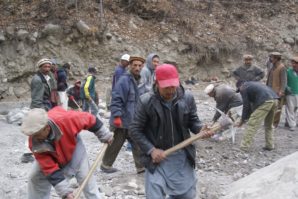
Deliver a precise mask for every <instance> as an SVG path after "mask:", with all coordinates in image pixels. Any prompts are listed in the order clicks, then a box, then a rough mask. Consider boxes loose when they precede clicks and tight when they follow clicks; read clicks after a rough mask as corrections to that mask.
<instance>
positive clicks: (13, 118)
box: [6, 107, 30, 125]
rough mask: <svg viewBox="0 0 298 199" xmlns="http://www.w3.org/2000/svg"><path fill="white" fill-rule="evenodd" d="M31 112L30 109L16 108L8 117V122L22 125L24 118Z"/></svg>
mask: <svg viewBox="0 0 298 199" xmlns="http://www.w3.org/2000/svg"><path fill="white" fill-rule="evenodd" d="M29 110H30V109H29V108H28V107H24V108H15V109H13V110H11V111H10V112H9V113H8V114H7V116H6V119H7V122H8V123H9V124H17V125H21V124H22V120H23V117H24V116H25V115H26V114H27V113H28V112H29Z"/></svg>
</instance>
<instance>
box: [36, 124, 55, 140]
mask: <svg viewBox="0 0 298 199" xmlns="http://www.w3.org/2000/svg"><path fill="white" fill-rule="evenodd" d="M50 130H51V128H50V126H49V125H46V126H45V127H44V128H42V129H41V130H40V131H38V132H37V133H35V134H34V135H32V138H33V139H35V140H37V141H39V142H42V141H44V140H45V139H47V138H48V136H49V133H50Z"/></svg>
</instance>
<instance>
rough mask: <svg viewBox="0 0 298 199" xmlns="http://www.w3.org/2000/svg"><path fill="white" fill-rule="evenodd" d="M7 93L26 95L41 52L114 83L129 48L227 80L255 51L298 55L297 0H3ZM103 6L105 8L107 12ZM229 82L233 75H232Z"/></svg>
mask: <svg viewBox="0 0 298 199" xmlns="http://www.w3.org/2000/svg"><path fill="white" fill-rule="evenodd" d="M0 9H1V12H0V81H1V82H0V98H1V99H10V98H14V97H17V98H20V97H22V96H26V95H27V93H28V91H29V82H30V80H31V76H32V74H33V73H34V72H35V71H36V67H35V63H36V61H37V60H38V59H40V58H42V57H49V58H55V59H57V60H58V62H59V63H60V64H62V63H65V62H71V63H72V64H73V68H72V76H73V77H76V78H77V77H82V76H83V75H84V74H85V72H86V68H87V67H88V66H89V65H93V66H96V67H97V68H98V70H99V71H100V73H99V75H98V78H99V80H100V81H102V82H107V83H110V80H109V77H110V76H111V74H112V71H113V69H114V66H115V64H117V62H118V60H119V57H120V56H121V54H123V53H129V54H133V55H141V56H144V57H146V56H147V55H148V53H150V52H157V53H158V54H159V55H160V57H161V59H162V61H174V62H176V63H177V65H178V67H179V70H180V71H181V73H182V77H183V78H187V77H189V75H190V74H191V75H192V76H194V77H196V78H198V79H205V78H206V77H207V75H209V76H213V75H216V76H219V77H221V78H224V77H228V76H229V71H230V70H232V69H233V68H235V67H237V66H238V65H239V64H240V63H241V57H242V54H243V53H252V54H253V55H255V57H256V62H257V63H258V64H259V65H260V66H262V67H263V63H264V62H265V59H266V57H267V55H268V52H271V51H280V52H282V53H283V55H284V57H285V61H287V58H288V57H290V56H292V55H293V54H295V52H297V40H298V26H297V20H298V15H297V14H296V13H297V11H298V4H297V2H296V0H245V1H243V0H233V1H228V0H143V1H139V0H103V7H102V8H101V7H100V0H85V1H80V0H51V1H46V0H23V1H17V0H4V1H1V2H0ZM101 10H103V12H101ZM227 80H228V79H227Z"/></svg>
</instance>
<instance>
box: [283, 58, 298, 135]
mask: <svg viewBox="0 0 298 199" xmlns="http://www.w3.org/2000/svg"><path fill="white" fill-rule="evenodd" d="M291 62H292V67H291V68H288V70H287V89H288V93H287V95H286V124H287V125H288V127H289V129H290V130H291V131H295V130H296V126H297V124H298V123H297V122H298V119H297V118H298V115H297V114H298V56H297V57H293V58H292V60H291Z"/></svg>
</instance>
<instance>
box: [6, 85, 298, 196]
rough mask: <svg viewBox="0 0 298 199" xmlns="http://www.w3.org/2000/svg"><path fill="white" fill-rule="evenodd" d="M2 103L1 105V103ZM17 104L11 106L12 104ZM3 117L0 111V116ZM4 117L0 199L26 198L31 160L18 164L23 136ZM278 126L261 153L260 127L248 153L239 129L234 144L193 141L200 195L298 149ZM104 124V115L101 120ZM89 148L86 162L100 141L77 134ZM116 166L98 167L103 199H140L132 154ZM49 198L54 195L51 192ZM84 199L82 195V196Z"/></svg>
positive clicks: (203, 110) (205, 112)
mask: <svg viewBox="0 0 298 199" xmlns="http://www.w3.org/2000/svg"><path fill="white" fill-rule="evenodd" d="M200 87H201V86H199V87H197V86H193V87H189V88H188V89H191V90H192V91H193V93H194V94H195V98H196V102H197V107H198V115H199V117H200V119H201V120H202V121H204V122H208V121H210V120H211V118H212V116H213V113H214V111H213V110H212V109H211V108H210V107H208V106H206V105H204V104H207V103H208V104H209V105H211V106H214V102H213V100H212V99H210V98H207V97H206V96H204V95H203V94H202V93H201V92H200V91H199V89H200V90H201V88H200ZM18 104H19V103H18ZM1 105H2V106H1ZM3 106H4V107H6V109H9V108H12V107H13V106H12V104H10V105H7V104H3V103H2V104H0V110H1V111H0V112H1V113H3V114H4V113H5V111H3V110H4V108H3ZM14 106H15V105H14ZM0 116H1V115H0ZM4 119H5V117H4V116H3V115H2V117H0V134H1V140H0V150H1V152H2V155H1V162H0V175H1V176H2V178H1V179H0V184H1V185H2V186H1V188H0V194H1V198H15V199H18V198H20V199H21V198H22V199H23V198H26V194H27V191H26V187H27V178H28V174H29V172H30V168H31V164H32V163H21V161H20V157H21V155H22V153H23V152H24V151H25V145H24V142H25V136H24V135H22V134H21V133H20V127H19V126H17V125H12V124H7V123H6V122H5V121H4ZM281 121H282V122H281V123H280V126H279V127H278V128H277V129H276V130H275V144H276V149H275V150H273V151H270V152H269V151H263V150H262V147H263V146H264V143H265V141H264V132H263V129H260V131H259V132H258V134H257V135H256V137H255V142H254V144H253V146H252V149H251V151H249V152H246V153H244V152H242V151H240V150H239V143H240V141H241V138H242V136H243V130H244V129H245V126H244V127H243V128H241V129H237V134H236V140H235V143H234V144H233V143H232V141H231V139H226V140H223V141H220V142H219V141H215V140H213V139H207V140H200V141H197V142H196V146H197V152H198V153H197V158H196V164H197V168H196V172H197V174H198V185H197V190H198V196H197V198H202V199H216V198H220V197H221V196H223V195H225V194H226V188H227V186H228V185H229V184H230V183H231V182H233V181H235V180H238V179H240V178H242V177H244V176H246V175H249V174H250V173H252V172H254V171H256V170H258V169H260V168H263V167H265V166H267V165H270V164H271V163H273V162H275V161H276V160H278V159H280V158H281V157H284V156H287V155H289V154H291V153H293V152H296V151H297V149H298V143H297V142H298V133H297V131H294V132H293V131H288V130H287V129H286V128H284V127H283V126H284V116H283V118H282V120H281ZM105 122H106V123H107V119H105ZM81 135H82V137H83V140H84V143H85V146H86V148H87V152H88V157H89V159H90V162H93V161H94V160H95V158H96V155H97V153H98V152H99V150H100V148H101V146H102V144H101V143H99V142H98V140H97V138H96V137H95V136H94V135H93V134H92V133H89V132H82V133H81ZM114 167H116V168H118V169H119V171H118V172H116V173H113V174H105V173H102V172H101V171H100V169H97V171H96V172H95V175H96V179H97V182H98V185H99V187H100V189H101V190H102V191H103V192H104V193H105V194H106V196H105V198H107V199H143V198H145V195H144V180H143V175H142V174H139V175H137V174H136V171H135V168H134V163H133V158H132V154H131V152H129V151H126V148H125V146H124V147H123V148H122V150H121V152H120V154H119V156H118V158H117V160H116V162H115V164H114ZM52 193H53V194H52V198H58V197H57V195H56V194H55V193H54V191H52ZM82 198H83V197H82Z"/></svg>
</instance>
